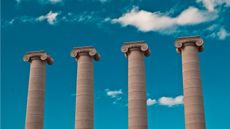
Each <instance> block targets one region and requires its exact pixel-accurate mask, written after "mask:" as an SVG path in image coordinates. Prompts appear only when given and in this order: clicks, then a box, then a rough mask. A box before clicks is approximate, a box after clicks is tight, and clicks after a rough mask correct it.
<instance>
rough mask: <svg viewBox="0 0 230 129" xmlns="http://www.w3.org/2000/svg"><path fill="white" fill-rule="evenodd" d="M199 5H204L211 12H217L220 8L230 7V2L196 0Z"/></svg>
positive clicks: (226, 0) (222, 0)
mask: <svg viewBox="0 0 230 129" xmlns="http://www.w3.org/2000/svg"><path fill="white" fill-rule="evenodd" d="M196 2H197V3H202V5H203V6H204V7H205V8H206V9H207V10H208V11H210V12H213V11H217V8H218V7H220V6H226V7H230V0H196Z"/></svg>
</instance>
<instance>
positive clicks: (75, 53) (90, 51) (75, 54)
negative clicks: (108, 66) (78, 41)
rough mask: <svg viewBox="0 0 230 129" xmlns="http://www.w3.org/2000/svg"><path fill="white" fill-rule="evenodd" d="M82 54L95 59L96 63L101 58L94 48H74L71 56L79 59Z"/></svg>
mask: <svg viewBox="0 0 230 129" xmlns="http://www.w3.org/2000/svg"><path fill="white" fill-rule="evenodd" d="M80 53H86V54H88V55H89V56H91V57H93V58H94V59H95V60H96V61H98V60H100V58H101V56H100V54H99V53H98V52H97V50H96V49H95V48H94V47H92V46H85V47H78V48H74V49H73V50H72V51H71V53H70V55H71V56H72V57H74V58H77V59H78V58H79V57H80Z"/></svg>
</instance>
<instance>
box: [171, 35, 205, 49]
mask: <svg viewBox="0 0 230 129" xmlns="http://www.w3.org/2000/svg"><path fill="white" fill-rule="evenodd" d="M186 46H196V47H197V48H198V51H199V52H201V51H203V49H204V41H203V39H202V38H201V37H200V36H191V37H181V38H177V39H176V43H175V47H176V51H177V52H178V53H181V50H182V49H183V48H184V47H186Z"/></svg>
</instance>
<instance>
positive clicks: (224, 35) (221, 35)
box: [217, 27, 230, 40]
mask: <svg viewBox="0 0 230 129" xmlns="http://www.w3.org/2000/svg"><path fill="white" fill-rule="evenodd" d="M217 36H218V37H219V39H220V40H224V39H226V38H227V37H229V36H230V32H227V30H226V29H225V28H223V27H222V28H220V30H219V31H218V32H217Z"/></svg>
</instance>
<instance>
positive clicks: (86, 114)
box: [75, 53, 94, 129]
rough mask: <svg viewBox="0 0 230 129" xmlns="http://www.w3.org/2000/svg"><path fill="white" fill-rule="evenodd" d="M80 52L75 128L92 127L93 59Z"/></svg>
mask: <svg viewBox="0 0 230 129" xmlns="http://www.w3.org/2000/svg"><path fill="white" fill-rule="evenodd" d="M81 54H82V55H81ZM81 54H80V56H79V58H78V66H77V91H76V93H77V95H76V118H75V124H76V125H75V129H93V117H94V116H93V113H94V112H93V110H94V107H93V105H94V88H93V62H92V61H93V59H92V57H90V56H89V55H88V54H86V53H81Z"/></svg>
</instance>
